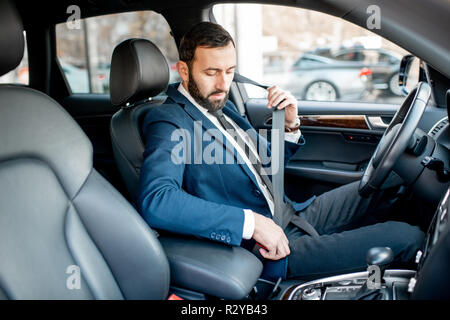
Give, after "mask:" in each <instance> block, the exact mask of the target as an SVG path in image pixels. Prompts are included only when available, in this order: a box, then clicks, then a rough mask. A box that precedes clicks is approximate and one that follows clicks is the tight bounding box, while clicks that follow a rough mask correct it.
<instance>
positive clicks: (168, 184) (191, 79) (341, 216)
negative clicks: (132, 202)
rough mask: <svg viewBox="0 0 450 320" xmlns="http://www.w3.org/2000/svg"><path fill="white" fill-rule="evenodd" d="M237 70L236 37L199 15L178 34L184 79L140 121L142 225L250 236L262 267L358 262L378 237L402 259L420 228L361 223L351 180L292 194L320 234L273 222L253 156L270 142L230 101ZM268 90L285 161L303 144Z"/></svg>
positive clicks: (280, 95) (352, 265)
mask: <svg viewBox="0 0 450 320" xmlns="http://www.w3.org/2000/svg"><path fill="white" fill-rule="evenodd" d="M235 69H236V51H235V46H234V42H233V39H232V38H231V36H230V35H229V34H228V32H227V31H225V30H224V29H223V28H222V27H221V26H219V25H217V24H213V23H209V22H202V23H200V24H197V25H195V26H194V27H193V28H192V29H191V30H190V31H188V32H187V33H186V34H185V35H184V37H183V39H182V40H181V43H180V61H179V62H178V63H177V70H178V73H179V75H180V77H181V79H182V82H181V84H172V85H170V86H169V88H168V90H167V95H168V98H167V100H166V102H165V103H164V104H163V105H162V106H160V107H155V108H153V109H152V110H151V111H149V113H148V114H147V115H146V117H145V120H144V122H143V127H142V130H143V133H144V135H145V139H146V150H145V153H144V163H143V166H142V168H141V178H140V192H139V196H138V205H139V210H140V212H141V213H142V215H143V217H144V218H145V219H146V221H147V222H148V223H149V225H150V226H152V227H154V228H157V229H163V230H168V231H171V232H175V233H182V234H189V235H194V236H197V237H202V238H208V239H210V240H214V241H219V242H222V243H226V244H230V245H235V246H239V245H241V246H243V247H245V248H247V249H249V250H253V249H254V247H255V243H257V244H259V246H257V247H256V248H258V251H259V254H260V255H261V256H262V257H263V258H264V259H265V261H269V263H267V264H266V268H265V270H266V269H269V268H271V267H272V266H273V265H274V264H271V263H270V261H276V262H280V261H286V262H287V263H286V264H283V266H284V270H282V271H281V276H282V277H286V276H287V277H301V276H302V277H305V276H313V277H319V276H321V275H324V276H325V275H329V274H330V273H343V272H350V271H356V270H362V269H365V268H366V267H367V266H366V265H365V254H366V251H367V250H368V249H370V248H372V247H376V246H388V247H391V248H392V249H393V251H394V255H395V259H396V261H410V260H411V259H412V258H413V256H414V255H415V252H416V251H417V249H418V248H419V246H420V245H421V243H422V239H423V233H422V232H421V231H420V230H419V229H418V228H417V227H412V226H410V225H408V224H406V223H401V222H392V221H391V222H384V223H378V224H369V225H367V224H368V223H367V221H368V220H370V219H368V218H370V217H367V214H366V212H367V208H368V205H369V200H368V199H367V200H366V199H362V198H360V197H359V195H358V191H357V187H358V183H352V184H348V185H345V186H342V187H340V188H338V189H335V190H332V191H330V192H328V193H325V194H323V195H321V196H319V197H317V198H315V199H310V200H309V201H308V202H307V203H303V204H298V203H293V207H294V208H295V209H296V210H297V211H299V215H300V216H301V217H302V218H305V219H306V220H307V221H308V222H309V223H310V224H311V225H312V226H313V227H314V228H315V229H316V231H317V232H318V234H319V235H320V236H318V237H312V236H311V235H308V234H307V233H306V232H305V231H303V230H301V229H299V228H298V227H297V226H295V225H294V224H292V223H290V224H289V225H288V226H287V227H286V228H285V229H284V230H282V229H281V228H280V227H279V226H278V225H276V224H275V223H274V221H273V220H272V216H273V214H274V205H273V197H272V195H271V190H270V186H269V184H270V182H267V177H265V174H264V173H262V171H260V170H259V169H258V166H257V165H255V161H254V160H255V158H257V159H259V160H261V161H260V162H263V161H262V159H263V158H264V157H263V155H264V152H261V150H263V151H264V150H265V151H267V153H270V150H269V149H270V144H269V143H268V142H267V141H266V140H265V139H264V138H262V137H261V136H259V135H256V139H255V140H252V139H251V136H252V133H254V132H255V131H254V129H253V128H252V127H251V125H250V123H249V122H248V121H247V120H246V119H245V118H243V117H242V116H241V115H240V114H239V113H238V112H237V110H236V108H235V107H234V105H233V104H232V103H231V102H230V101H228V93H229V89H230V85H231V83H232V80H233V76H234V71H235ZM267 91H268V108H273V107H274V106H278V108H285V111H286V112H285V125H286V128H287V129H286V131H288V133H286V141H285V159H286V161H285V163H287V161H288V160H289V158H290V157H291V156H292V155H293V154H294V153H295V152H296V151H297V150H298V149H299V148H300V147H301V145H302V144H304V140H303V137H301V133H300V131H299V122H298V117H297V100H296V99H295V98H294V97H293V96H292V95H291V94H290V93H288V92H286V91H284V90H282V89H280V88H278V87H277V86H274V87H271V88H269V89H268V90H267ZM299 140H301V143H298V141H299ZM253 141H255V142H254V143H253ZM192 146H193V147H192ZM256 150H257V151H256ZM230 155H232V156H233V159H234V160H235V161H233V162H232V163H230V161H228V160H229V158H230V157H229V156H230ZM211 158H214V161H211ZM252 160H253V161H252ZM372 223H373V221H372ZM254 252H256V251H255V250H254ZM256 253H257V252H256ZM275 265H276V263H275ZM275 274H277V275H280V272H279V270H278V271H276V272H275ZM272 275H273V274H272ZM268 278H271V276H270V275H269V276H268ZM272 278H273V277H272Z"/></svg>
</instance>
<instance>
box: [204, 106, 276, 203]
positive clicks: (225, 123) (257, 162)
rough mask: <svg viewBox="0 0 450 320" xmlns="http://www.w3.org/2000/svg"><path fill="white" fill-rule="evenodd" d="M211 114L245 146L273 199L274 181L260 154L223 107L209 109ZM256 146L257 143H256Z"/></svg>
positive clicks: (238, 142)
mask: <svg viewBox="0 0 450 320" xmlns="http://www.w3.org/2000/svg"><path fill="white" fill-rule="evenodd" d="M208 112H209V113H210V114H212V115H213V116H215V117H216V118H217V120H219V122H220V124H221V125H222V127H223V128H224V129H225V130H226V131H227V132H228V133H229V134H230V135H231V136H233V138H234V139H235V140H236V142H237V144H238V145H240V146H241V147H244V152H245V155H246V156H247V158H248V159H250V162H251V163H252V165H253V167H254V168H255V170H256V172H257V173H258V174H259V175H260V177H261V179H262V181H263V182H264V184H265V185H266V186H267V189H268V190H269V192H270V195H271V196H272V199H271V200H273V186H272V182H271V181H270V179H269V177H268V176H267V172H266V169H265V168H264V167H263V166H262V164H261V161H260V160H259V155H255V153H254V152H253V151H252V149H251V148H250V146H249V144H248V143H247V141H245V140H244V139H243V138H242V137H241V135H240V134H239V133H238V132H237V130H236V129H235V127H234V126H233V125H232V124H231V123H230V122H229V121H228V120H227V119H226V118H225V116H224V115H223V111H222V109H219V110H216V111H211V110H209V111H208ZM232 132H235V134H231V133H232ZM255 147H256V145H255Z"/></svg>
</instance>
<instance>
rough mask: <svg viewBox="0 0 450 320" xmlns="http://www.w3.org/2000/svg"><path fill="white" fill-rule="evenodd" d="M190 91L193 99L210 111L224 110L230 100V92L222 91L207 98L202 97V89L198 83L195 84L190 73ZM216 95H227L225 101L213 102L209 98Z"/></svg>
mask: <svg viewBox="0 0 450 320" xmlns="http://www.w3.org/2000/svg"><path fill="white" fill-rule="evenodd" d="M188 90H189V93H190V94H191V96H192V98H194V100H195V101H197V103H198V104H199V105H201V106H202V107H204V108H206V109H208V111H216V110H219V109H222V108H223V106H224V105H225V103H226V102H227V100H228V92H225V91H221V90H216V91H214V92H211V93H210V94H208V96H206V97H204V96H202V94H201V92H200V89H199V88H198V86H197V82H195V79H194V77H193V76H192V74H191V73H190V72H189V82H188ZM216 93H225V97H224V98H223V99H220V100H216V101H214V102H211V101H210V100H209V99H208V98H209V97H210V96H212V95H213V94H216Z"/></svg>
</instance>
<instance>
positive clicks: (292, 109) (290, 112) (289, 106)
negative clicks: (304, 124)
mask: <svg viewBox="0 0 450 320" xmlns="http://www.w3.org/2000/svg"><path fill="white" fill-rule="evenodd" d="M267 91H268V92H269V94H268V96H267V99H268V100H269V103H268V104H267V108H273V107H277V109H283V108H285V109H286V113H285V124H286V126H287V127H289V128H292V127H293V126H294V125H295V121H296V119H297V99H296V98H295V97H294V96H293V95H292V94H291V93H290V92H288V91H286V90H283V89H281V88H279V87H277V86H273V87H270V88H268V89H267ZM280 102H281V103H280ZM278 104H280V105H278ZM277 105H278V106H277Z"/></svg>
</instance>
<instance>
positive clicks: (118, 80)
mask: <svg viewBox="0 0 450 320" xmlns="http://www.w3.org/2000/svg"><path fill="white" fill-rule="evenodd" d="M168 83H169V66H168V64H167V61H166V59H165V58H164V56H163V54H162V53H161V51H160V50H159V49H158V48H157V47H156V46H155V45H154V44H153V43H152V42H151V41H149V40H145V39H128V40H125V41H123V42H121V43H119V44H118V45H117V46H116V48H115V49H114V52H113V55H112V61H111V74H110V79H109V85H110V94H111V103H112V104H113V105H116V106H117V105H123V104H126V103H131V104H133V103H135V102H137V101H140V100H143V99H145V98H149V97H154V96H156V95H158V94H159V93H161V92H162V91H164V90H166V88H167V85H168Z"/></svg>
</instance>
